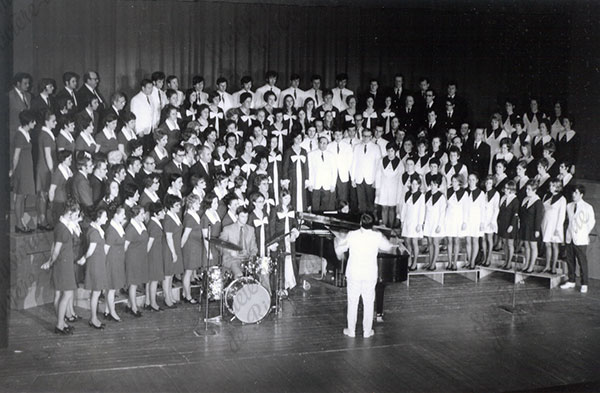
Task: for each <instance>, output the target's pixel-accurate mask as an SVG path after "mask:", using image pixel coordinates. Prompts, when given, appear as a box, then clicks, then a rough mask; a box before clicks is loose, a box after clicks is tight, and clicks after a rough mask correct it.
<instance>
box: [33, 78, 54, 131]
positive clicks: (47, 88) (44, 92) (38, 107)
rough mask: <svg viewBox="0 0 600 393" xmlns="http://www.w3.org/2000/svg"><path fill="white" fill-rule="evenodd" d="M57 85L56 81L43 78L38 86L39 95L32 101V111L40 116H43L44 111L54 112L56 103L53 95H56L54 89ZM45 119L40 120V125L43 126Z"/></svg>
mask: <svg viewBox="0 0 600 393" xmlns="http://www.w3.org/2000/svg"><path fill="white" fill-rule="evenodd" d="M55 87H56V84H55V82H54V79H50V78H43V79H42V80H41V81H40V83H39V84H38V91H39V92H40V94H39V95H37V96H35V97H33V99H32V100H31V109H32V110H33V111H35V112H36V113H37V114H38V115H39V114H41V113H42V112H43V111H44V110H46V109H49V110H50V111H54V102H53V98H52V93H54V89H55ZM42 120H43V119H38V124H40V123H41V124H43V123H44V122H43V121H42Z"/></svg>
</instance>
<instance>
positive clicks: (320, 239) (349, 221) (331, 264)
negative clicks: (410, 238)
mask: <svg viewBox="0 0 600 393" xmlns="http://www.w3.org/2000/svg"><path fill="white" fill-rule="evenodd" d="M298 220H299V223H300V237H299V238H298V240H296V251H297V252H303V253H307V254H315V253H316V252H318V255H319V256H320V257H322V258H325V259H326V260H327V266H328V270H333V272H334V278H335V279H334V283H335V285H336V286H338V287H345V286H346V280H345V276H344V273H345V268H346V263H345V262H346V259H347V255H348V253H346V256H345V257H344V258H343V259H342V260H339V259H338V257H337V256H336V253H335V251H334V247H333V239H334V237H335V235H334V233H333V232H334V231H338V232H349V231H353V230H355V229H358V228H360V224H359V220H360V215H355V214H345V213H339V212H337V211H334V212H324V213H323V214H313V213H298ZM373 229H374V230H376V231H380V232H381V233H383V234H384V235H385V236H386V237H388V238H391V241H392V242H394V241H398V239H397V234H396V233H395V232H394V231H393V230H391V229H390V228H387V227H384V226H374V227H373ZM315 244H317V245H318V247H315ZM315 248H317V249H315ZM377 264H378V267H379V281H380V282H382V283H388V282H402V281H406V279H407V278H408V255H406V254H399V253H396V254H390V253H384V252H380V253H379V255H378V256H377Z"/></svg>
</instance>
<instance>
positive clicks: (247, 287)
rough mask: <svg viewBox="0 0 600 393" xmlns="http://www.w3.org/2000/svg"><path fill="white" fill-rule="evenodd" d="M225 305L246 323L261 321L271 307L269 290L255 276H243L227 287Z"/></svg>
mask: <svg viewBox="0 0 600 393" xmlns="http://www.w3.org/2000/svg"><path fill="white" fill-rule="evenodd" d="M224 300H225V306H226V307H227V309H228V310H229V312H231V313H232V314H233V315H235V316H236V318H237V319H239V320H240V321H242V322H244V323H258V322H260V321H261V320H262V319H263V318H264V317H265V316H266V315H267V314H268V313H269V310H270V309H271V295H270V294H269V291H267V289H266V288H265V287H263V286H262V285H260V283H259V282H258V281H256V279H254V278H253V277H241V278H239V279H237V280H235V281H233V282H232V283H231V284H229V286H228V287H227V288H226V289H225V293H224Z"/></svg>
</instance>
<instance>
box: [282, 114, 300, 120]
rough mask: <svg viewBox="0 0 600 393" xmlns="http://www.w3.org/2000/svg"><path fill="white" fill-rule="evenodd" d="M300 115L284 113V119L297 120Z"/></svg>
mask: <svg viewBox="0 0 600 393" xmlns="http://www.w3.org/2000/svg"><path fill="white" fill-rule="evenodd" d="M297 118H298V117H297V116H296V115H283V120H284V121H288V120H296V119H297Z"/></svg>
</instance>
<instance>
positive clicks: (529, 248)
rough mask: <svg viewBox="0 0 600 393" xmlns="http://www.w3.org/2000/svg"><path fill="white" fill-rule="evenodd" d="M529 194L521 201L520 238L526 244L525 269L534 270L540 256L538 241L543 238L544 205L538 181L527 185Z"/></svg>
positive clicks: (531, 181) (527, 271)
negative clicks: (539, 193) (538, 193)
mask: <svg viewBox="0 0 600 393" xmlns="http://www.w3.org/2000/svg"><path fill="white" fill-rule="evenodd" d="M526 187H527V188H526V192H527V196H526V197H525V199H524V200H523V201H521V207H520V208H519V222H520V230H519V234H520V239H521V240H522V241H523V243H524V245H525V262H524V267H523V269H522V270H523V271H524V272H525V273H531V272H533V268H534V266H535V262H536V260H537V256H538V246H537V243H538V241H540V240H541V233H542V219H543V218H544V205H543V203H542V201H541V200H540V197H539V196H538V195H537V193H536V191H537V187H538V186H537V182H536V181H535V180H530V181H529V183H527V186H526Z"/></svg>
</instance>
